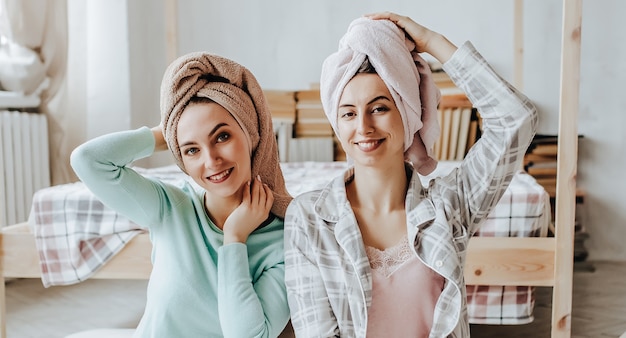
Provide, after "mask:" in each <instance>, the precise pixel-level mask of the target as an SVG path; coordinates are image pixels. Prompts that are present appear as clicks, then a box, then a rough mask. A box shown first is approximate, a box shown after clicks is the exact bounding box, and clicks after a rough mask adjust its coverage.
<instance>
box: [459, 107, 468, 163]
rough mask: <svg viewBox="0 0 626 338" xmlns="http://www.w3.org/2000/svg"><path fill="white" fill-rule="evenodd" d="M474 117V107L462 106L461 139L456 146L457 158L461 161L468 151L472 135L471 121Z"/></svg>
mask: <svg viewBox="0 0 626 338" xmlns="http://www.w3.org/2000/svg"><path fill="white" fill-rule="evenodd" d="M471 119H472V108H462V109H461V112H460V120H461V121H460V124H459V140H458V142H457V146H456V160H457V161H461V160H463V158H465V154H466V153H467V143H468V138H469V135H470V131H469V128H470V121H471Z"/></svg>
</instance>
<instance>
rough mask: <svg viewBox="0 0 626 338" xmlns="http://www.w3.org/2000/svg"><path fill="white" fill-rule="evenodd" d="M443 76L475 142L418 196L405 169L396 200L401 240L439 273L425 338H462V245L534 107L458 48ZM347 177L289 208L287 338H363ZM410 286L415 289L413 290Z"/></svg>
mask: <svg viewBox="0 0 626 338" xmlns="http://www.w3.org/2000/svg"><path fill="white" fill-rule="evenodd" d="M444 70H445V71H446V73H447V74H448V75H449V76H450V78H451V79H452V80H453V81H454V83H455V84H456V85H457V86H458V87H459V88H461V89H462V90H463V91H464V92H465V93H466V94H467V96H468V98H469V99H470V100H471V102H472V104H473V105H474V107H476V108H477V109H478V111H479V112H480V115H481V117H482V121H483V134H482V136H481V139H480V140H479V141H478V142H477V143H476V144H475V145H474V147H473V148H472V149H471V150H470V152H469V153H468V154H467V156H466V158H465V159H464V160H463V162H462V164H461V166H460V167H459V168H457V169H455V170H454V171H453V172H451V173H450V174H449V175H447V176H445V177H442V178H437V179H434V180H432V181H431V182H430V184H429V187H428V188H426V189H424V188H423V187H422V185H421V183H420V180H419V177H418V174H417V172H416V171H414V170H413V173H412V177H411V180H410V183H409V184H410V185H409V189H408V192H407V195H406V201H405V206H406V215H407V217H406V219H407V233H408V236H409V239H410V240H411V241H412V242H413V243H414V247H415V252H416V254H417V255H418V257H419V258H420V259H421V260H422V261H423V262H424V263H425V264H426V265H427V266H429V267H430V268H432V269H433V270H435V271H436V272H437V273H439V274H441V275H442V276H443V277H444V278H445V280H446V283H445V287H444V289H443V291H442V293H441V296H440V297H439V300H438V301H437V304H436V307H435V309H434V310H435V313H434V318H433V326H432V329H431V332H430V337H431V338H432V337H455V338H458V337H469V335H470V334H469V323H468V320H467V309H466V295H465V281H464V277H463V267H464V265H465V254H466V248H467V244H468V241H469V238H470V237H471V236H472V235H473V234H474V232H475V231H476V230H477V229H478V227H479V226H480V225H481V224H482V223H483V221H484V220H485V218H486V217H487V216H488V215H489V213H490V211H491V210H492V209H493V207H494V206H495V205H496V203H497V202H498V200H499V199H500V197H501V196H502V194H503V193H504V191H505V190H506V188H507V186H508V184H509V182H510V181H511V179H512V177H513V175H514V174H515V172H516V171H518V170H519V169H520V168H521V164H522V160H523V157H524V153H525V151H526V149H527V147H528V145H529V144H530V141H531V139H532V137H533V136H534V133H535V129H536V124H537V112H536V109H535V107H534V105H533V104H532V103H531V102H530V101H529V100H528V99H527V98H526V97H525V96H524V95H523V94H521V93H519V92H518V91H517V90H516V89H514V88H513V87H512V86H511V85H509V84H508V83H507V82H506V81H504V80H503V79H502V78H500V76H498V75H497V74H496V73H495V72H494V71H493V69H492V68H491V67H490V66H489V65H488V64H487V62H486V61H485V60H484V58H483V57H482V56H481V55H480V54H479V53H478V52H477V51H476V50H475V49H474V47H473V46H472V44H471V43H469V42H466V43H465V44H463V45H462V46H461V48H459V49H458V50H457V51H456V53H455V54H454V55H453V57H452V58H451V59H450V60H449V61H448V62H446V63H445V64H444ZM352 175H353V169H352V168H351V169H348V170H347V171H346V172H345V174H344V175H343V176H339V177H337V178H335V179H334V180H332V181H331V182H330V183H329V184H328V185H327V186H326V187H325V188H324V189H321V190H316V191H312V192H307V193H304V194H302V195H300V196H298V197H297V198H295V199H294V200H293V202H292V203H291V204H290V205H289V208H288V210H287V215H286V218H285V265H286V271H285V278H286V285H287V292H288V296H289V306H290V308H291V316H292V317H291V320H292V323H293V327H294V330H295V332H296V336H297V337H339V336H341V337H365V336H366V329H367V311H368V308H369V306H370V304H371V300H372V277H371V271H370V265H369V261H368V258H367V255H366V253H365V246H364V244H363V239H362V238H361V233H360V231H359V227H358V225H357V221H356V218H355V216H354V213H353V212H352V209H351V208H350V205H349V202H348V200H347V198H346V189H345V182H346V181H347V180H349V179H350V178H351V176H352ZM416 287H419V285H416Z"/></svg>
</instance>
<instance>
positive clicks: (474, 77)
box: [368, 12, 537, 234]
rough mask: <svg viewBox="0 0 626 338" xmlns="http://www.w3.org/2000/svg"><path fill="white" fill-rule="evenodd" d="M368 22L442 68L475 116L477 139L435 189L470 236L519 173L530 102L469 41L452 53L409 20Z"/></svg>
mask: <svg viewBox="0 0 626 338" xmlns="http://www.w3.org/2000/svg"><path fill="white" fill-rule="evenodd" d="M368 17H369V18H371V19H386V20H390V21H392V22H394V23H395V24H396V25H398V27H401V28H402V29H404V30H405V31H406V32H407V33H408V34H409V35H410V36H411V38H412V39H413V41H414V42H415V44H416V45H417V48H418V51H420V52H427V53H429V54H431V55H433V56H434V57H436V58H437V59H438V60H439V61H440V62H441V63H442V64H443V70H444V71H445V72H446V73H447V74H448V75H449V76H450V78H451V79H452V80H453V81H454V83H455V84H456V85H457V86H458V87H459V88H461V89H462V90H463V91H464V92H465V93H466V95H467V97H468V98H469V100H470V101H471V102H472V105H473V106H474V107H475V108H476V109H477V110H478V112H479V113H480V115H481V118H482V121H483V134H482V136H481V139H480V140H479V141H478V142H477V143H476V144H475V145H474V146H473V147H472V149H471V150H470V152H469V153H468V154H467V156H466V157H465V159H464V160H463V163H462V164H461V167H460V170H458V171H455V175H454V176H453V177H450V179H449V181H448V182H443V183H442V184H441V185H440V186H439V193H440V195H441V196H442V197H443V199H444V200H446V201H448V202H447V203H448V204H447V205H446V208H447V209H448V214H449V215H455V214H458V213H459V212H460V217H461V218H462V219H463V224H465V225H466V226H467V227H468V230H469V233H470V234H472V233H474V232H475V231H476V229H477V228H478V226H479V225H480V224H482V220H483V219H484V218H486V217H487V216H488V215H489V213H490V212H491V210H492V209H493V207H494V206H495V204H496V203H497V202H498V200H499V199H500V197H501V196H502V194H503V193H504V191H505V190H506V188H507V187H508V185H509V183H510V181H511V179H512V178H513V175H514V174H515V173H516V172H517V171H518V170H519V169H520V168H521V166H522V161H523V158H524V154H525V152H526V149H527V148H528V145H529V144H530V141H531V140H532V138H533V136H534V134H535V130H536V127H537V111H536V109H535V107H534V105H533V104H532V103H531V102H530V100H528V98H527V97H526V96H524V95H523V94H522V93H520V92H518V91H517V90H516V89H515V88H514V87H513V86H511V85H510V84H509V83H508V82H506V81H505V80H504V79H502V78H501V77H500V76H499V75H498V74H497V73H496V72H495V71H494V70H493V69H492V68H491V66H490V65H489V64H488V63H487V61H486V60H485V59H484V58H483V57H482V56H481V55H480V54H479V53H478V52H477V51H476V50H475V49H474V47H473V46H472V45H471V44H470V43H469V42H467V43H465V44H464V45H463V46H461V48H460V49H457V47H456V46H454V45H453V44H452V43H451V42H450V41H448V39H447V38H445V37H444V36H443V35H441V34H439V33H436V32H433V31H431V30H429V29H427V28H425V27H423V26H421V25H419V24H417V23H415V22H414V21H413V20H412V19H411V18H409V17H406V16H401V15H398V14H394V13H390V12H384V13H376V14H370V15H368ZM452 187H456V188H455V189H452ZM435 189H437V188H435ZM450 218H453V217H450Z"/></svg>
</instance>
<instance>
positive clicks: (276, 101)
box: [263, 90, 296, 124]
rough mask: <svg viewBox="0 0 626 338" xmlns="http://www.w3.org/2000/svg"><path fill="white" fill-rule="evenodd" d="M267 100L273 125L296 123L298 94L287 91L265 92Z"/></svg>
mask: <svg viewBox="0 0 626 338" xmlns="http://www.w3.org/2000/svg"><path fill="white" fill-rule="evenodd" d="M263 93H264V94H265V98H266V99H267V103H268V105H269V106H270V113H271V114H272V123H273V124H279V123H288V124H294V123H295V122H296V93H295V92H294V91H286V90H264V91H263Z"/></svg>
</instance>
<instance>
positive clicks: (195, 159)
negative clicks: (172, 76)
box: [177, 102, 251, 198]
mask: <svg viewBox="0 0 626 338" xmlns="http://www.w3.org/2000/svg"><path fill="white" fill-rule="evenodd" d="M177 140H178V144H179V147H180V153H181V156H182V161H183V164H184V166H185V170H186V171H187V173H188V174H189V176H190V177H191V178H192V179H193V180H194V181H195V182H196V183H198V184H199V185H200V186H202V187H203V188H204V189H206V191H207V193H209V194H211V195H215V196H219V197H222V198H232V197H237V198H241V193H242V187H243V186H244V185H245V184H246V183H247V182H248V181H249V180H250V177H251V160H250V153H251V152H250V147H249V146H248V140H247V138H246V135H245V133H244V131H243V130H242V129H241V127H240V126H239V124H238V123H237V121H236V120H235V119H234V118H233V116H232V115H231V114H230V113H229V112H228V111H227V110H226V109H224V108H223V107H222V106H220V105H219V104H217V103H214V102H199V103H190V104H189V105H188V106H187V107H186V108H185V110H184V111H183V113H182V115H181V117H180V120H179V121H178V129H177Z"/></svg>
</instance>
